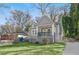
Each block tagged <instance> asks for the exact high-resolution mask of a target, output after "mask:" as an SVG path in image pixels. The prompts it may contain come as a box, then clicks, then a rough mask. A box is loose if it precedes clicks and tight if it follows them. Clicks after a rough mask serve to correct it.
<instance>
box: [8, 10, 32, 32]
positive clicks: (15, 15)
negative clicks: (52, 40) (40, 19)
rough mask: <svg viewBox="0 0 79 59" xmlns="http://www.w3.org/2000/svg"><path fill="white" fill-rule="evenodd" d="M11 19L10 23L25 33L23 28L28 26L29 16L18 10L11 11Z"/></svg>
mask: <svg viewBox="0 0 79 59" xmlns="http://www.w3.org/2000/svg"><path fill="white" fill-rule="evenodd" d="M11 14H12V17H11V19H10V20H11V22H12V23H13V24H15V25H16V26H18V27H19V28H20V29H21V31H25V28H26V27H27V25H28V24H30V23H29V22H30V20H31V15H30V14H29V13H28V12H26V13H25V12H23V11H20V10H12V11H11Z"/></svg>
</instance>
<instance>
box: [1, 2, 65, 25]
mask: <svg viewBox="0 0 79 59" xmlns="http://www.w3.org/2000/svg"><path fill="white" fill-rule="evenodd" d="M6 5H7V6H8V8H2V7H1V8H0V25H3V24H5V23H6V20H5V18H9V17H10V16H11V13H10V11H11V10H13V9H16V10H22V11H27V10H29V12H30V14H31V15H32V17H33V18H34V17H36V16H39V11H38V9H37V8H36V7H35V6H34V5H33V4H31V3H9V4H6ZM51 5H55V6H56V7H61V6H64V4H63V3H57V4H56V3H52V4H51Z"/></svg>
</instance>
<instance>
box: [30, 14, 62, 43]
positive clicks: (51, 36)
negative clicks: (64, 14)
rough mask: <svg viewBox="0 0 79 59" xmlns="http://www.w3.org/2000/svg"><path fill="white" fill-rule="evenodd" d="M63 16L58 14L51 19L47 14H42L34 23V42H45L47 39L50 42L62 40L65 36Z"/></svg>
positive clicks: (32, 32) (32, 29)
mask: <svg viewBox="0 0 79 59" xmlns="http://www.w3.org/2000/svg"><path fill="white" fill-rule="evenodd" d="M61 21H62V18H61V17H60V15H57V16H56V17H55V19H54V21H53V20H51V19H50V18H49V17H48V16H47V15H44V16H42V17H41V18H40V19H39V20H38V22H37V23H33V24H32V28H31V34H30V35H31V37H32V42H39V43H43V41H44V40H47V41H48V43H53V42H61V41H62V37H63V30H62V22H61Z"/></svg>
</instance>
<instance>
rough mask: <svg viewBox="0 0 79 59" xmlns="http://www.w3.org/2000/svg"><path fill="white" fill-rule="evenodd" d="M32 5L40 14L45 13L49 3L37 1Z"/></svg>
mask: <svg viewBox="0 0 79 59" xmlns="http://www.w3.org/2000/svg"><path fill="white" fill-rule="evenodd" d="M33 5H34V6H35V7H36V8H37V9H38V10H39V11H40V12H41V15H45V14H46V13H47V9H48V7H49V6H50V4H49V3H37V4H33Z"/></svg>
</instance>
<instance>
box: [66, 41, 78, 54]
mask: <svg viewBox="0 0 79 59" xmlns="http://www.w3.org/2000/svg"><path fill="white" fill-rule="evenodd" d="M64 55H79V42H67V43H66V46H65V49H64Z"/></svg>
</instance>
